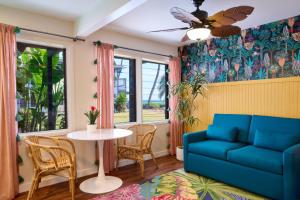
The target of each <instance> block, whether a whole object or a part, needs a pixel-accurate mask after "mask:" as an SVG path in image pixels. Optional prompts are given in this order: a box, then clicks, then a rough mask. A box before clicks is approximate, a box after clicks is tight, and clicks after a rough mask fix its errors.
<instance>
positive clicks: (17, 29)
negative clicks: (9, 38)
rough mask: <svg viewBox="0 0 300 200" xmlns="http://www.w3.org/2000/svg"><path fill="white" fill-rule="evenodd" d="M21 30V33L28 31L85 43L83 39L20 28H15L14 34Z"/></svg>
mask: <svg viewBox="0 0 300 200" xmlns="http://www.w3.org/2000/svg"><path fill="white" fill-rule="evenodd" d="M21 30H23V31H28V32H33V33H40V34H44V35H51V36H56V37H61V38H67V39H71V40H73V41H74V42H76V41H83V42H84V41H85V39H82V38H79V37H71V36H66V35H60V34H56V33H48V32H44V31H37V30H33V29H28V28H21V27H16V28H15V32H16V33H19V32H20V31H21Z"/></svg>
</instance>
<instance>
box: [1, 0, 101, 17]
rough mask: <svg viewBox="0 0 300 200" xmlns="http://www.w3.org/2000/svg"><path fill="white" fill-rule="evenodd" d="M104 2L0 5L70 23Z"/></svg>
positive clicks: (38, 0) (19, 0) (27, 0)
mask: <svg viewBox="0 0 300 200" xmlns="http://www.w3.org/2000/svg"><path fill="white" fill-rule="evenodd" d="M87 1H88V3H87ZM105 1H107V0H0V4H2V5H5V6H9V7H12V8H18V9H22V10H26V11H30V12H35V13H38V14H43V15H48V16H52V17H57V18H61V19H65V20H70V21H71V20H76V19H77V18H78V17H80V16H82V15H83V14H85V13H87V12H89V11H91V10H92V9H93V8H95V7H98V6H100V5H101V4H102V3H104V2H105Z"/></svg>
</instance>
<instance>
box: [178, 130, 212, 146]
mask: <svg viewBox="0 0 300 200" xmlns="http://www.w3.org/2000/svg"><path fill="white" fill-rule="evenodd" d="M205 139H206V131H197V132H192V133H185V134H184V135H183V146H185V145H186V144H187V145H188V144H189V143H193V142H200V141H202V140H205Z"/></svg>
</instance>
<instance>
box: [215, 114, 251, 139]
mask: <svg viewBox="0 0 300 200" xmlns="http://www.w3.org/2000/svg"><path fill="white" fill-rule="evenodd" d="M251 118H252V116H251V115H239V114H215V115H214V120H213V125H214V126H218V127H226V128H236V129H237V130H238V133H237V134H238V136H237V141H239V142H244V143H246V142H248V135H249V127H250V123H251Z"/></svg>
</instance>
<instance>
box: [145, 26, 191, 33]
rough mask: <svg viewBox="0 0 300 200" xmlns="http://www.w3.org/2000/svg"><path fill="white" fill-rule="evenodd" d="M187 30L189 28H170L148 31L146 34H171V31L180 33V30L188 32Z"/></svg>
mask: <svg viewBox="0 0 300 200" xmlns="http://www.w3.org/2000/svg"><path fill="white" fill-rule="evenodd" d="M188 29H189V27H183V28H171V29H164V30H156V31H149V32H148V33H157V32H173V31H181V30H188Z"/></svg>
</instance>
